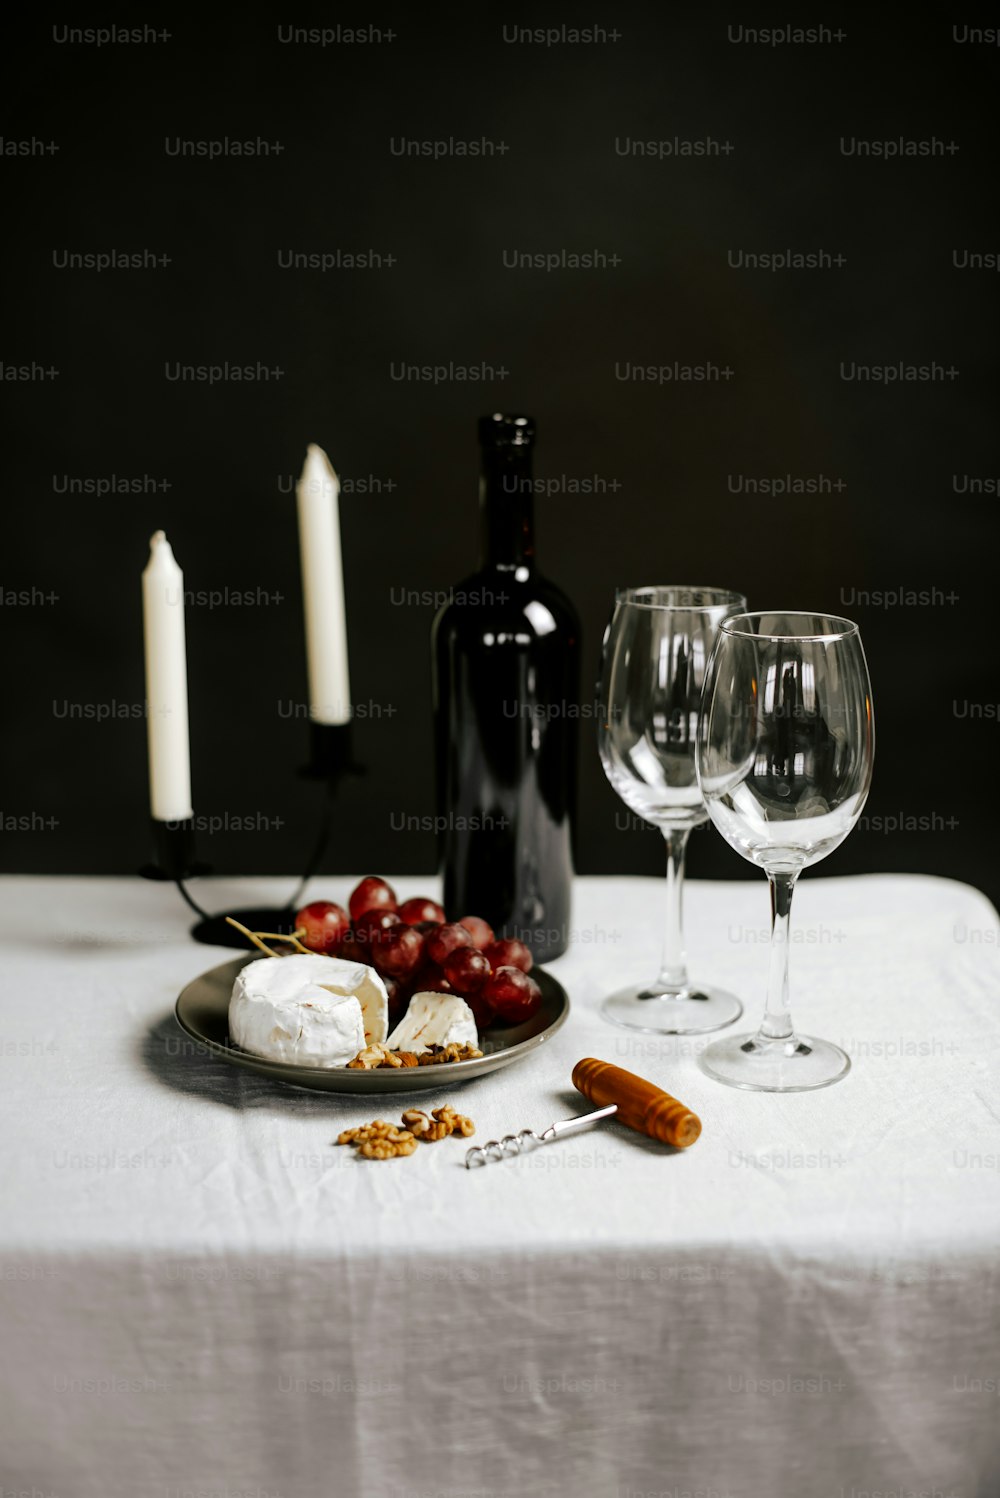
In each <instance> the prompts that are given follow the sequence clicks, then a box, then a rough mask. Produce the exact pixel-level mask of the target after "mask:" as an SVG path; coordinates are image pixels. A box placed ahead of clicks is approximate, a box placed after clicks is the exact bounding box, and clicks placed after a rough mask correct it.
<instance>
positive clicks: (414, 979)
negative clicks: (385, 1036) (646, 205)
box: [295, 877, 542, 1032]
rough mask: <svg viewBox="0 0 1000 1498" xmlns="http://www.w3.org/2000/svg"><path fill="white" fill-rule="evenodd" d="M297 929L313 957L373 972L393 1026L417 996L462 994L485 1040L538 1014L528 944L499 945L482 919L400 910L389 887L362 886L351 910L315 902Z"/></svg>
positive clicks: (416, 904)
mask: <svg viewBox="0 0 1000 1498" xmlns="http://www.w3.org/2000/svg"><path fill="white" fill-rule="evenodd" d="M295 927H296V930H298V931H299V932H300V933H302V935H301V941H302V944H303V946H306V947H308V948H309V950H310V951H311V952H322V953H323V954H324V955H325V956H328V957H343V958H346V959H348V960H349V961H351V962H366V963H368V964H369V965H370V966H371V967H373V968H374V969H375V971H376V972H377V973H378V974H379V976H380V977H381V978H382V980H383V982H384V983H385V986H386V991H387V993H388V995H389V1013H390V1018H391V1019H392V1020H393V1022H395V1020H396V1019H397V1018H398V1017H399V1016H400V1015H402V1014H403V1012H404V1011H405V1009H406V1005H407V1003H408V1002H409V1000H410V996H411V995H412V994H414V993H456V994H459V995H460V996H461V997H462V998H463V999H464V1000H465V1002H466V1003H467V1004H468V1005H469V1008H470V1009H471V1010H472V1012H473V1014H474V1015H475V1018H476V1027H477V1029H478V1030H480V1032H481V1031H483V1030H485V1029H487V1028H488V1026H489V1025H491V1024H492V1023H493V1022H494V1021H495V1020H501V1021H503V1022H504V1023H505V1024H509V1025H519V1024H522V1023H523V1022H524V1020H527V1019H530V1018H531V1017H532V1015H533V1014H535V1013H536V1012H537V1011H538V1009H539V1007H540V1006H541V1002H542V991H541V989H540V988H539V986H538V984H537V983H536V982H535V980H534V978H532V977H530V976H529V974H530V972H531V965H532V958H531V953H530V952H529V951H528V948H527V947H526V946H525V945H524V942H522V941H515V940H513V939H512V938H507V937H504V938H501V939H500V940H497V938H496V937H495V935H494V933H493V930H492V929H491V927H490V926H489V925H488V924H487V923H486V921H484V920H481V919H480V918H479V916H477V915H467V916H463V917H462V919H461V920H460V921H449V920H448V919H447V917H446V916H445V913H444V910H443V909H442V907H441V906H440V905H438V904H437V903H436V901H434V900H426V899H424V898H423V897H422V896H417V897H415V898H414V899H412V900H404V901H403V903H402V905H400V904H399V903H398V901H397V900H396V895H395V892H394V891H393V889H392V887H391V885H389V884H387V883H386V881H385V880H384V879H376V878H372V877H369V878H367V879H362V881H361V883H360V884H359V885H358V886H357V887H356V888H355V889H354V890H353V892H352V894H351V898H350V900H349V901H348V909H347V910H345V909H344V908H343V906H342V905H335V904H333V902H332V901H331V900H314V901H313V902H312V904H311V905H305V906H303V908H302V909H301V910H300V911H299V912H298V913H297V915H296V917H295Z"/></svg>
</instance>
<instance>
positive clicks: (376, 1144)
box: [337, 1118, 417, 1160]
mask: <svg viewBox="0 0 1000 1498" xmlns="http://www.w3.org/2000/svg"><path fill="white" fill-rule="evenodd" d="M337 1143H338V1144H356V1145H357V1146H358V1153H359V1154H360V1155H363V1156H364V1157H365V1159H366V1160H391V1159H393V1158H394V1157H395V1156H396V1155H412V1154H413V1151H414V1150H415V1149H416V1147H417V1141H416V1138H415V1136H414V1135H413V1134H411V1133H410V1131H409V1130H408V1129H400V1128H397V1126H396V1125H395V1124H391V1123H386V1121H385V1119H383V1118H376V1120H375V1122H374V1123H370V1124H362V1126H361V1127H360V1128H358V1129H345V1130H344V1132H343V1133H342V1134H340V1135H339V1136H338V1138H337Z"/></svg>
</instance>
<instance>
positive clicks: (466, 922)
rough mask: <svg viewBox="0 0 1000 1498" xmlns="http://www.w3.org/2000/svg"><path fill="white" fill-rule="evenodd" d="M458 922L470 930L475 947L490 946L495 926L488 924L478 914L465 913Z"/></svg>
mask: <svg viewBox="0 0 1000 1498" xmlns="http://www.w3.org/2000/svg"><path fill="white" fill-rule="evenodd" d="M458 924H459V925H460V926H464V927H465V929H466V931H468V933H469V935H470V936H471V937H472V945H473V946H474V947H479V948H482V947H488V946H489V944H490V942H491V941H492V940H493V927H492V926H489V925H487V923H486V922H485V921H484V920H481V919H480V917H479V916H478V915H463V917H462V919H461V920H460V921H459V923H458Z"/></svg>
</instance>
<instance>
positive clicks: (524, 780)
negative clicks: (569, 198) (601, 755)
mask: <svg viewBox="0 0 1000 1498" xmlns="http://www.w3.org/2000/svg"><path fill="white" fill-rule="evenodd" d="M534 440H535V423H534V422H533V421H532V419H531V418H530V417H528V416H506V415H502V414H497V415H493V416H485V417H483V419H482V420H481V421H480V423H479V441H480V445H481V448H482V477H481V479H480V485H479V499H480V511H481V524H482V550H481V557H480V566H479V570H478V571H477V572H475V573H474V574H473V575H472V576H471V577H469V578H467V579H466V580H465V581H464V582H463V583H462V584H460V585H459V587H457V588H456V589H454V590H453V592H452V595H451V597H450V599H449V601H448V602H447V603H446V604H445V605H444V607H443V608H442V609H441V610H440V611H439V613H438V615H437V617H436V618H435V620H434V626H433V632H432V650H433V663H434V718H435V738H436V748H437V789H438V812H439V825H440V826H441V827H442V829H443V830H442V834H441V849H440V852H441V861H442V866H443V874H444V905H445V910H446V911H447V913H448V916H449V919H452V920H456V919H459V918H460V917H461V916H463V915H468V914H473V915H479V916H482V917H483V918H484V919H485V920H487V921H489V923H490V925H491V926H492V927H493V929H494V931H495V932H496V934H497V936H501V935H503V936H508V937H511V936H512V937H517V938H518V939H519V940H520V941H523V942H525V943H526V944H527V945H528V946H529V947H530V948H531V951H532V954H533V956H534V958H535V960H536V961H537V962H545V961H547V960H548V959H550V958H553V957H558V956H559V955H560V953H561V952H564V951H565V950H566V946H567V943H568V940H569V920H570V887H571V883H572V877H573V856H572V840H571V829H572V822H573V818H574V816H575V810H576V808H575V800H576V745H577V726H578V718H579V671H580V625H579V621H578V619H577V616H576V612H575V610H574V608H573V606H572V604H571V603H570V602H569V600H568V599H567V598H566V597H565V596H564V594H563V593H561V592H560V591H559V589H558V588H556V587H555V586H554V585H553V584H552V583H550V582H549V581H547V579H545V578H544V577H542V576H541V574H540V573H539V571H538V569H537V567H536V565H535V535H534V485H533V480H532V475H531V456H532V449H533V446H534Z"/></svg>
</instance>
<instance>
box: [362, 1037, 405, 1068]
mask: <svg viewBox="0 0 1000 1498" xmlns="http://www.w3.org/2000/svg"><path fill="white" fill-rule="evenodd" d="M416 1064H417V1058H416V1056H415V1055H414V1054H413V1052H412V1051H390V1050H388V1049H387V1047H386V1046H384V1045H381V1044H379V1042H377V1041H375V1042H373V1044H372V1045H366V1046H365V1048H364V1050H363V1051H359V1052H358V1054H357V1055H356V1056H355V1058H354V1060H353V1061H348V1063H347V1066H348V1070H349V1071H375V1070H376V1069H377V1068H378V1067H394V1068H396V1069H398V1068H399V1067H401V1066H416Z"/></svg>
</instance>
